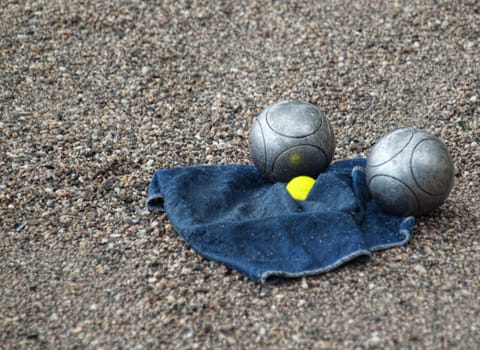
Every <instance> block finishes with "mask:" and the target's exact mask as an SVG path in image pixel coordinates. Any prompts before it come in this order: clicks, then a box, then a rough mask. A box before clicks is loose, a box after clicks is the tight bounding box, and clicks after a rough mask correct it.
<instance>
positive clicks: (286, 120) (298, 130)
mask: <svg viewBox="0 0 480 350" xmlns="http://www.w3.org/2000/svg"><path fill="white" fill-rule="evenodd" d="M292 117H294V118H292ZM266 119H267V124H268V125H269V126H270V128H271V129H272V130H273V131H275V132H276V133H278V134H280V135H283V136H287V137H306V136H310V135H313V134H315V133H316V132H317V130H318V129H320V128H321V127H322V123H323V114H322V112H320V111H319V110H318V109H317V107H315V106H314V105H311V104H309V103H304V102H295V101H285V102H283V103H278V104H276V105H274V106H272V107H271V108H269V109H268V110H267V111H266Z"/></svg>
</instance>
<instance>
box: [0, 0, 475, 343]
mask: <svg viewBox="0 0 480 350" xmlns="http://www.w3.org/2000/svg"><path fill="white" fill-rule="evenodd" d="M282 99H294V100H302V101H307V102H310V103H313V104H315V105H317V106H318V107H319V108H320V109H321V110H323V111H324V112H325V113H326V115H327V116H328V118H329V120H330V121H331V123H332V126H333V128H334V130H335V134H336V138H337V149H336V153H335V160H339V159H345V158H351V157H357V156H367V155H368V152H369V149H370V148H371V146H372V145H373V144H374V143H375V141H376V140H378V139H379V138H380V137H381V136H382V135H384V134H386V133H387V132H390V131H392V130H395V129H396V128H400V127H405V126H412V127H416V128H420V129H425V130H426V131H429V132H431V133H433V134H434V135H436V136H437V137H439V138H440V139H441V140H442V141H443V142H444V143H445V144H446V145H447V147H448V148H449V150H450V152H451V154H452V157H453V160H454V162H455V169H456V170H455V187H454V189H453V192H452V194H451V195H450V197H449V198H448V200H447V202H446V203H445V204H444V205H443V206H442V207H441V208H439V209H438V210H436V211H434V212H433V213H432V214H431V215H429V216H427V217H420V218H418V220H417V226H416V228H415V230H414V235H413V238H412V240H411V241H410V242H409V243H408V244H407V245H406V246H405V247H402V248H393V249H389V250H386V251H383V252H376V253H374V254H373V256H372V257H371V258H370V259H369V260H368V261H357V262H353V263H350V264H347V265H346V266H344V267H341V268H339V269H337V270H334V271H332V272H329V273H326V274H322V275H318V276H312V277H308V278H300V279H290V280H283V281H277V282H275V283H270V284H265V285H262V284H257V283H254V282H252V281H250V280H248V279H247V278H246V277H244V276H242V275H240V274H239V273H237V272H236V271H233V270H229V269H227V268H226V267H224V266H222V265H220V264H217V263H213V262H209V261H207V260H205V259H203V258H202V257H200V256H199V255H197V254H196V253H195V252H193V251H192V250H191V249H190V247H189V246H188V245H187V244H186V243H185V242H184V241H182V240H181V239H180V238H179V236H178V235H177V234H176V233H175V232H174V230H173V228H172V226H171V223H170V222H169V220H168V217H167V216H166V215H165V214H158V213H150V212H148V210H146V206H145V200H146V191H147V187H148V184H149V181H150V179H151V176H152V175H153V172H154V171H155V169H158V168H168V167H174V166H184V165H196V164H233V163H240V164H251V161H250V158H249V154H248V146H247V139H248V132H249V129H250V125H251V122H252V120H253V119H254V118H255V116H256V115H257V114H258V113H259V112H260V111H261V110H262V109H263V108H265V107H266V106H267V105H269V104H271V103H273V102H276V101H279V100H282ZM479 127H480V4H479V2H478V1H466V0H459V1H443V0H441V1H420V0H418V1H367V0H359V1H353V2H351V1H347V0H334V1H300V0H295V1H274V0H270V1H226V0H220V1H190V0H188V1H187V0H177V1H170V0H168V1H167V0H165V1H140V0H120V1H114V0H106V1H93V0H72V1H66V0H58V1H47V0H36V1H33V0H31V1H27V0H2V1H1V5H0V176H1V182H0V229H1V232H0V349H1V350H6V349H376V348H378V349H478V346H479V344H480V214H479V213H480V136H479V130H480V129H479Z"/></svg>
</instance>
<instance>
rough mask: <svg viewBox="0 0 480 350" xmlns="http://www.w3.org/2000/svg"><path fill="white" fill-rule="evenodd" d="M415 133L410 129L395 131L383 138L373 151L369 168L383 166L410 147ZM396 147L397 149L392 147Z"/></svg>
mask: <svg viewBox="0 0 480 350" xmlns="http://www.w3.org/2000/svg"><path fill="white" fill-rule="evenodd" d="M413 134H414V131H413V130H412V129H410V128H405V129H400V130H397V131H394V132H392V133H390V134H388V135H387V136H384V137H383V138H381V139H380V140H379V141H378V143H377V144H376V145H375V146H374V147H373V149H372V156H371V157H369V159H368V163H367V166H369V167H377V166H381V165H383V164H385V163H387V162H389V161H391V160H392V159H393V158H395V157H396V156H397V155H399V154H400V153H402V151H403V150H404V149H405V148H406V147H407V146H408V144H409V143H410V141H411V140H412V138H413ZM392 145H395V147H392Z"/></svg>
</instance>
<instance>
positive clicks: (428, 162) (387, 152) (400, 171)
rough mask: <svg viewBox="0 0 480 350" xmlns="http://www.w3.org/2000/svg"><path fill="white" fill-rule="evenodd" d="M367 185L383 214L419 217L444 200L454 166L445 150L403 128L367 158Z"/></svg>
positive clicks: (425, 136) (423, 134)
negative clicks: (384, 212)
mask: <svg viewBox="0 0 480 350" xmlns="http://www.w3.org/2000/svg"><path fill="white" fill-rule="evenodd" d="M365 170H366V177H367V185H368V189H369V191H370V194H371V195H372V197H373V198H375V199H376V200H377V201H378V202H379V203H380V205H381V206H382V208H383V210H385V211H386V212H388V213H390V214H394V215H399V216H409V215H414V216H420V215H425V214H427V213H429V212H431V211H432V210H434V209H436V208H437V207H439V206H440V205H442V203H443V202H444V201H445V200H446V199H447V197H448V195H449V193H450V191H451V189H452V186H453V180H454V165H453V161H452V158H451V156H450V153H449V152H448V149H447V147H446V146H445V145H444V144H443V143H442V142H441V141H440V140H439V139H437V138H436V137H435V136H433V135H431V134H429V133H428V132H425V131H422V130H418V129H414V128H404V129H399V130H396V131H393V132H391V133H389V134H388V135H386V136H384V137H382V138H381V139H380V140H379V141H378V142H377V143H376V144H375V146H374V147H373V148H372V150H371V151H370V154H369V156H368V158H367V166H366V169H365Z"/></svg>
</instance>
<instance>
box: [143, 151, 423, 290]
mask: <svg viewBox="0 0 480 350" xmlns="http://www.w3.org/2000/svg"><path fill="white" fill-rule="evenodd" d="M364 166H365V159H363V158H358V159H351V160H342V161H338V162H335V163H333V164H332V165H330V167H329V168H328V169H327V170H326V171H325V172H323V173H321V174H320V175H319V176H318V177H317V179H316V181H315V184H314V186H313V188H312V190H311V192H310V193H309V195H308V197H307V199H306V200H305V201H296V200H294V199H292V198H291V196H290V195H289V193H288V192H287V191H286V189H285V185H286V184H285V183H280V182H277V183H270V182H267V181H265V180H264V179H263V178H262V177H261V176H260V174H259V173H258V172H257V170H256V168H255V167H253V166H247V165H221V166H191V167H178V168H171V169H160V170H157V171H156V172H155V174H154V175H153V178H152V181H151V183H150V187H149V190H148V195H147V206H148V208H149V209H150V210H158V211H165V212H166V213H167V216H168V218H169V219H170V221H171V223H172V225H173V227H174V228H175V230H176V231H177V232H178V234H180V235H181V236H182V237H183V238H184V239H185V241H187V242H188V243H189V244H190V246H191V247H192V248H193V249H194V250H195V251H197V252H198V253H199V254H201V255H202V256H204V257H205V258H207V259H211V260H214V261H217V262H220V263H222V264H225V265H227V266H229V267H231V268H233V269H236V270H238V271H240V272H241V273H243V274H245V275H247V276H248V277H250V278H251V279H253V280H255V281H260V282H265V281H267V279H268V278H269V277H275V276H285V277H298V276H304V275H311V274H317V273H321V272H326V271H329V270H332V269H334V268H335V267H338V266H340V265H341V264H343V263H345V262H347V261H349V260H352V259H353V258H355V257H358V256H362V255H367V256H369V255H370V254H371V252H372V251H375V250H380V249H385V248H389V247H394V246H399V245H403V244H405V243H406V242H407V241H408V240H409V238H410V236H411V233H412V229H413V226H414V224H415V220H414V218H413V217H406V218H405V217H396V216H392V215H388V214H385V213H383V212H382V210H381V208H380V207H379V206H378V204H377V203H376V202H375V201H373V200H371V198H370V197H369V194H368V190H367V187H366V182H365V174H364V171H363V167H364Z"/></svg>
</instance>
